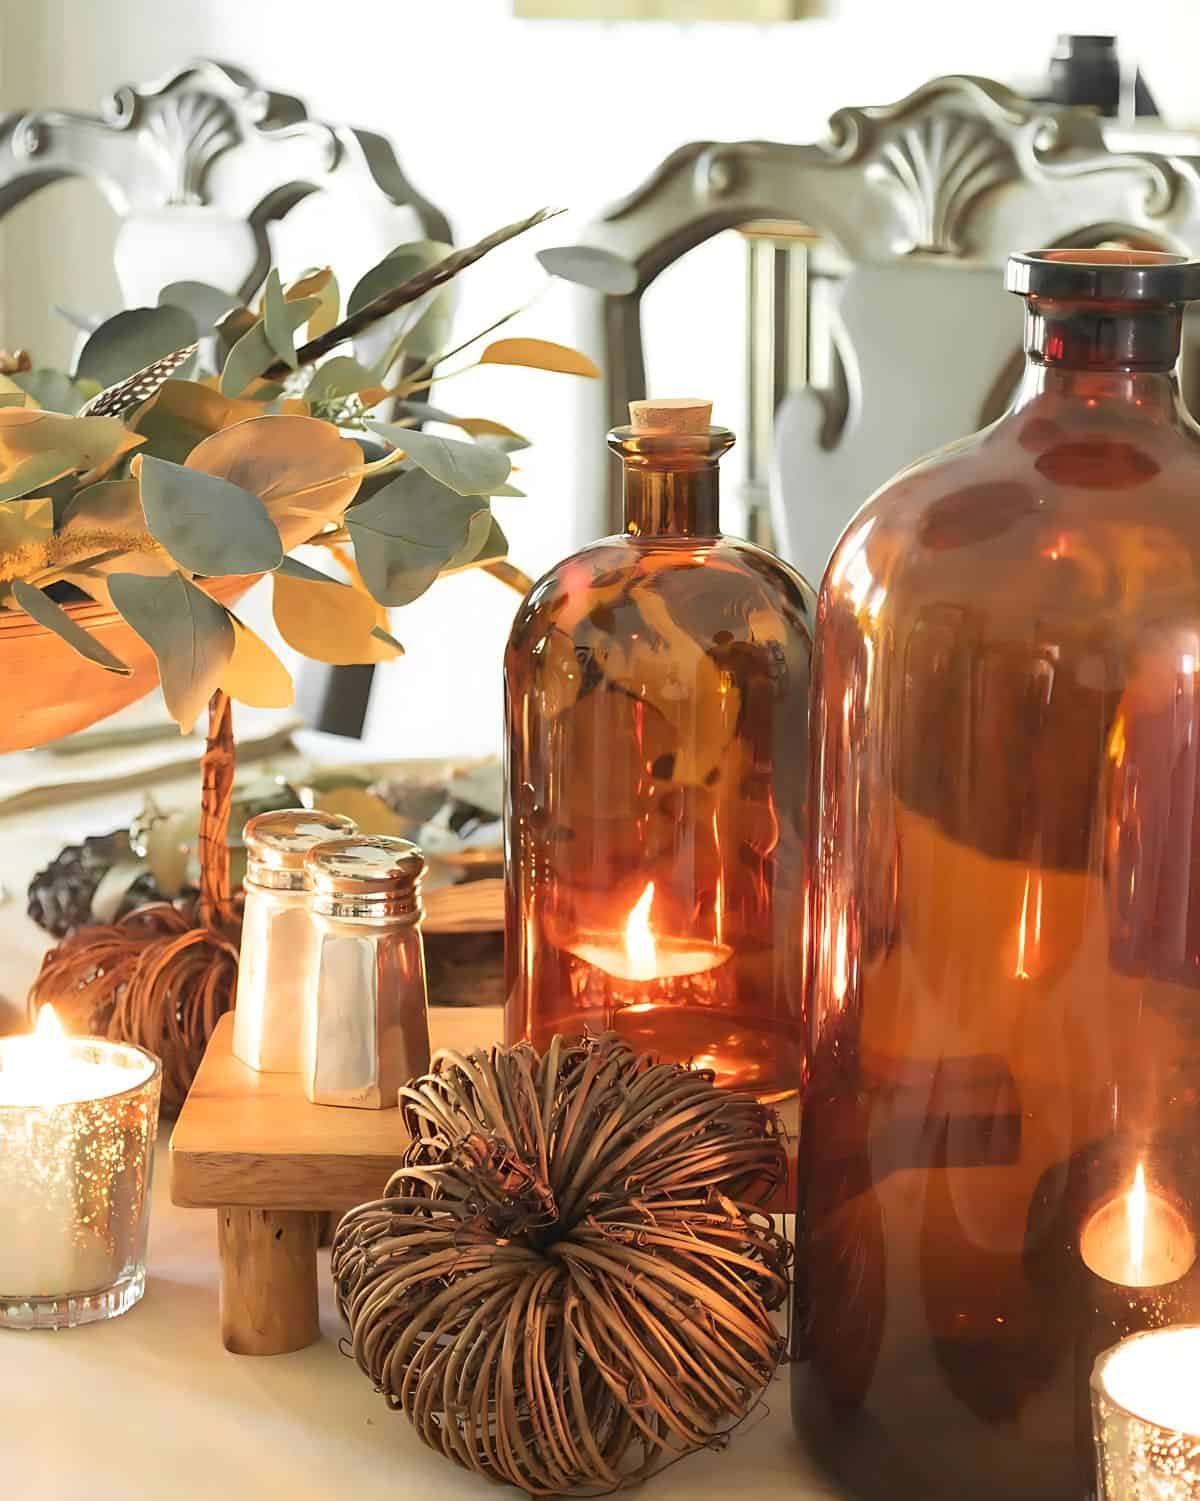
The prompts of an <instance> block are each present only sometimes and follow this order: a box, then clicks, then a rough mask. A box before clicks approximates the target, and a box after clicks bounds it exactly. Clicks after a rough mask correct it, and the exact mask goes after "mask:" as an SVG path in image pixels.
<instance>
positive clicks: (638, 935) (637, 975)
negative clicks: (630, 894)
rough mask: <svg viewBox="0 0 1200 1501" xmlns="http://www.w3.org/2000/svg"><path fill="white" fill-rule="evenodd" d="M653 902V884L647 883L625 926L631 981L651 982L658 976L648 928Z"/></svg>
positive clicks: (652, 938)
mask: <svg viewBox="0 0 1200 1501" xmlns="http://www.w3.org/2000/svg"><path fill="white" fill-rule="evenodd" d="M653 901H654V882H653V881H650V882H648V884H647V886H646V889H645V891H643V892H642V894H641V896H640V897H638V899H637V901H636V902H635V903H634V905H633V910H632V911H631V912H630V914H629V920H628V921H627V922H626V924H625V953H626V955H627V956H628V960H629V977H630V979H632V980H653V979H654V977H655V976H656V975H657V974H658V950H657V948H656V946H655V942H654V930H653V929H652V928H651V926H650V907H651V904H652V903H653Z"/></svg>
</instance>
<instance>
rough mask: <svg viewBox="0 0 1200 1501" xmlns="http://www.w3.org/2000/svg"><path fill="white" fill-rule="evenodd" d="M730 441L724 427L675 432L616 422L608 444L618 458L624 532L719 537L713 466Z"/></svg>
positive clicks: (716, 479)
mask: <svg viewBox="0 0 1200 1501" xmlns="http://www.w3.org/2000/svg"><path fill="white" fill-rule="evenodd" d="M732 445H733V434H732V433H731V432H730V431H729V429H728V428H725V427H710V428H707V429H706V430H705V431H703V432H700V433H676V432H665V431H653V430H650V429H646V430H640V429H637V428H632V427H615V428H613V430H612V432H611V433H609V435H608V446H609V447H610V448H611V449H612V451H613V452H614V453H615V454H616V455H617V457H618V458H619V459H620V460H621V468H622V471H623V478H624V494H625V532H626V534H627V535H628V536H631V537H717V536H719V535H720V531H721V522H720V509H721V507H720V478H719V475H718V471H717V465H718V463H719V462H720V459H721V455H722V454H724V453H726V452H727V451H728V450H729V448H730V447H731V446H732Z"/></svg>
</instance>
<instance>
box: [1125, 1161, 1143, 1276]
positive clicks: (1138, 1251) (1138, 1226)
mask: <svg viewBox="0 0 1200 1501" xmlns="http://www.w3.org/2000/svg"><path fill="white" fill-rule="evenodd" d="M1125 1224H1126V1228H1127V1230H1128V1234H1129V1265H1130V1269H1131V1271H1132V1273H1133V1275H1132V1276H1131V1277H1130V1278H1129V1282H1130V1283H1131V1284H1132V1285H1133V1286H1134V1287H1139V1286H1141V1282H1142V1277H1143V1274H1144V1272H1145V1267H1146V1169H1145V1168H1144V1167H1143V1166H1142V1164H1141V1163H1140V1162H1139V1163H1138V1165H1137V1171H1136V1172H1135V1173H1134V1175H1133V1187H1132V1188H1131V1189H1130V1190H1129V1192H1128V1194H1126V1196H1125Z"/></svg>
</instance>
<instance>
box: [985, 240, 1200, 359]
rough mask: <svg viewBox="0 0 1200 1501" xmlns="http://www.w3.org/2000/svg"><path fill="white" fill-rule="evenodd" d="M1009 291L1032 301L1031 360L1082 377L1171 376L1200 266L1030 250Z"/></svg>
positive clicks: (1017, 260)
mask: <svg viewBox="0 0 1200 1501" xmlns="http://www.w3.org/2000/svg"><path fill="white" fill-rule="evenodd" d="M1004 285H1005V287H1006V288H1007V289H1008V290H1009V291H1010V292H1016V293H1018V294H1019V295H1020V296H1021V297H1023V298H1024V299H1025V353H1026V354H1027V355H1028V356H1029V358H1030V360H1031V361H1032V362H1033V363H1035V364H1038V365H1043V366H1060V367H1062V368H1064V369H1067V370H1081V371H1104V370H1112V371H1130V372H1135V373H1136V372H1138V371H1162V372H1166V371H1171V370H1173V369H1174V368H1175V365H1176V362H1177V361H1178V359H1179V344H1180V336H1181V333H1182V329H1183V306H1184V304H1185V303H1187V302H1192V301H1194V300H1195V299H1196V298H1197V297H1200V261H1194V260H1188V258H1187V257H1186V256H1182V255H1171V254H1168V253H1167V252H1164V251H1158V250H1129V249H1116V248H1103V247H1102V248H1099V249H1096V250H1031V251H1029V252H1028V253H1027V254H1025V255H1014V256H1010V257H1009V260H1008V265H1007V266H1006V268H1005V273H1004Z"/></svg>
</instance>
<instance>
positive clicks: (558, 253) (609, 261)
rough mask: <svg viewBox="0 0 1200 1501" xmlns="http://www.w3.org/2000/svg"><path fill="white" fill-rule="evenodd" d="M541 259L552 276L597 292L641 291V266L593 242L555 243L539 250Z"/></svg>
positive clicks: (624, 293)
mask: <svg viewBox="0 0 1200 1501" xmlns="http://www.w3.org/2000/svg"><path fill="white" fill-rule="evenodd" d="M537 258H538V260H539V261H541V263H542V265H543V266H544V267H545V268H546V270H547V271H549V273H550V275H551V276H558V277H561V278H562V280H563V281H573V282H575V283H577V284H578V285H579V286H582V287H591V288H592V289H593V291H596V292H607V293H608V294H609V295H610V296H613V297H627V296H629V294H630V293H631V292H636V291H637V284H638V278H637V267H636V266H634V265H632V264H631V263H630V262H629V261H627V260H626V259H625V258H624V256H620V255H615V254H614V253H613V252H612V251H611V250H600V249H598V248H597V247H595V246H592V245H555V246H553V247H551V248H550V249H549V250H539V251H538V253H537Z"/></svg>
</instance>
